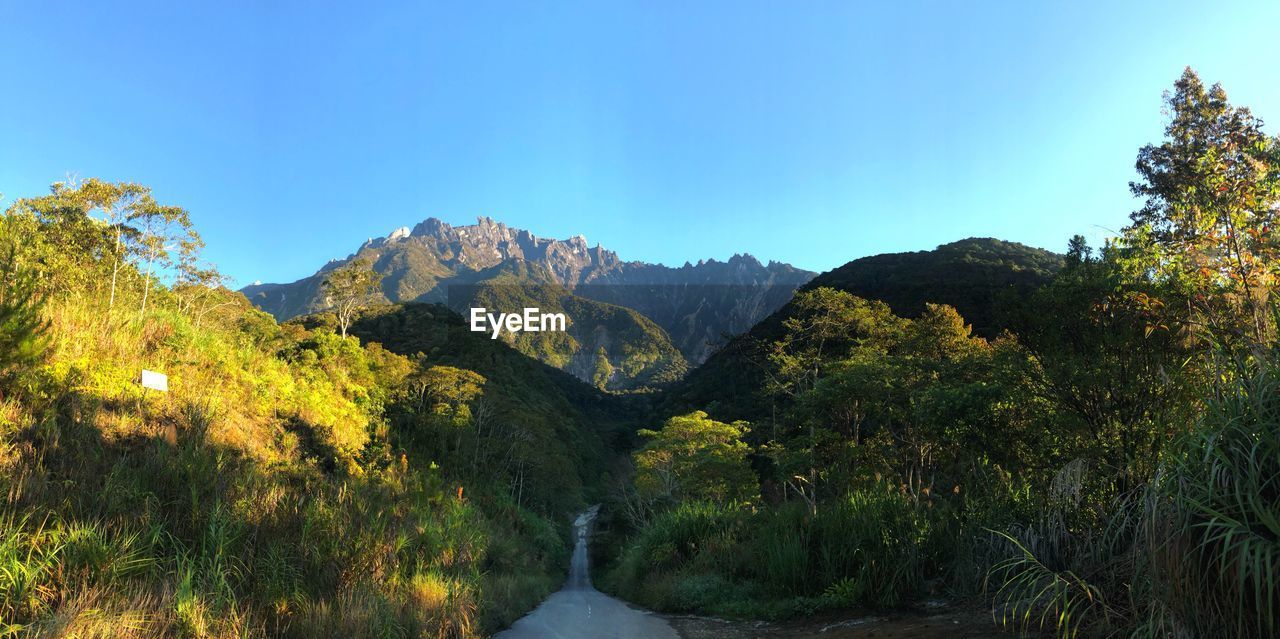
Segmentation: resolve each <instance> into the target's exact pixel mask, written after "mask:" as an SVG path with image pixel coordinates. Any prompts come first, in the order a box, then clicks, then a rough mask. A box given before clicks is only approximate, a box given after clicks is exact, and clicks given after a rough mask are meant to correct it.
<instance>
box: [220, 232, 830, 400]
mask: <svg viewBox="0 0 1280 639" xmlns="http://www.w3.org/2000/svg"><path fill="white" fill-rule="evenodd" d="M353 260H367V261H369V262H370V263H371V264H372V265H373V268H374V270H376V271H377V272H378V273H380V274H381V275H382V276H383V279H382V282H381V290H380V296H381V298H382V301H385V302H388V303H398V302H431V303H442V304H445V305H447V306H448V307H450V308H451V309H453V310H455V311H458V312H462V313H465V312H466V309H467V308H468V307H471V306H473V305H485V304H489V305H490V306H491V307H496V306H497V305H499V304H501V305H503V306H502V310H505V311H511V310H517V311H518V310H519V309H520V308H522V307H523V306H538V307H540V308H542V309H543V310H544V311H546V310H549V309H552V310H555V309H558V310H563V311H565V312H566V314H567V315H568V316H569V319H570V323H571V325H570V326H569V328H568V331H567V332H566V333H561V334H556V333H540V334H535V333H522V334H518V335H511V336H508V337H506V339H508V341H509V343H511V344H512V345H513V346H515V347H516V348H517V349H518V350H520V351H521V352H524V353H525V354H526V355H530V356H533V357H536V358H538V359H539V360H541V361H543V362H545V363H548V364H550V365H552V366H555V367H557V368H560V369H562V370H565V371H567V372H570V373H572V374H573V375H575V376H576V377H578V378H579V379H582V380H584V381H588V382H591V383H593V384H595V385H597V386H599V387H601V388H608V389H616V390H621V389H630V388H637V387H643V386H653V385H660V384H663V383H666V382H669V381H672V380H674V379H677V378H679V377H681V376H682V375H683V374H684V372H685V370H686V369H687V368H688V366H689V364H690V363H692V364H694V365H697V364H700V363H702V362H703V361H705V360H706V359H707V358H708V357H709V356H710V355H711V353H713V352H714V351H715V350H716V349H717V348H718V347H719V346H721V345H722V344H723V343H724V342H725V341H726V340H727V339H728V338H729V337H731V336H733V335H737V334H740V333H742V332H745V331H747V330H748V329H750V328H751V327H752V326H754V325H755V324H756V323H757V322H759V321H760V320H761V319H763V318H765V317H767V316H768V315H769V314H771V313H773V312H774V311H776V310H777V309H779V308H781V307H782V306H783V305H784V304H786V303H787V301H788V300H790V299H791V296H792V295H793V294H794V292H795V290H796V289H797V288H799V287H800V286H802V285H804V284H805V283H806V282H808V281H809V280H810V279H812V278H813V277H814V275H815V274H814V273H813V272H810V271H806V270H803V269H798V268H795V267H793V266H791V265H789V264H783V263H779V262H769V263H767V264H764V263H761V262H760V261H759V260H757V259H756V258H754V257H752V256H750V255H735V256H733V257H732V258H730V259H729V260H728V261H723V262H722V261H717V260H701V261H699V262H697V263H696V264H691V263H685V264H684V265H683V266H680V267H675V268H673V267H668V266H664V265H661V264H651V263H646V262H640V261H624V260H622V259H621V258H619V257H618V255H617V254H616V253H614V252H613V251H610V250H607V249H605V248H603V247H601V246H599V245H596V246H594V247H593V246H589V245H588V244H587V241H586V239H585V238H584V237H583V236H581V235H578V236H574V237H571V238H569V239H565V240H558V239H552V238H544V237H538V236H536V235H534V234H533V233H532V232H530V231H527V230H523V229H517V228H512V227H508V226H507V225H505V224H503V223H501V222H497V221H494V220H492V219H490V218H486V217H482V218H479V219H478V221H477V223H476V224H474V225H465V226H452V225H450V224H447V223H445V222H443V221H441V220H439V219H436V218H428V219H427V220H425V221H423V222H421V223H419V224H417V225H416V226H414V227H413V228H412V229H410V228H408V227H401V228H399V229H396V230H395V231H392V232H391V233H390V234H388V235H387V236H386V237H381V238H376V239H369V240H368V241H366V242H365V243H364V244H363V245H361V246H360V247H359V248H358V249H357V250H356V252H355V253H353V254H352V255H350V256H348V257H346V258H344V259H341V260H332V261H330V262H329V263H328V264H325V265H324V266H323V267H321V268H320V269H319V270H318V271H317V272H316V273H315V274H313V275H311V276H309V277H306V278H303V279H301V280H298V281H296V282H291V283H285V284H254V285H252V286H248V287H245V288H244V289H242V292H243V293H244V294H245V295H246V296H247V297H248V298H249V299H250V300H251V301H252V302H253V303H254V304H255V305H257V306H258V307H259V308H261V309H263V310H265V311H267V312H269V313H271V314H272V315H274V316H275V317H276V318H277V319H279V320H282V321H283V320H287V319H290V318H294V317H298V316H302V315H308V314H312V313H318V312H321V311H324V310H325V309H326V308H327V307H328V306H329V304H328V303H327V301H326V299H325V296H324V294H323V292H322V290H321V284H322V283H323V281H324V279H325V277H326V276H327V275H328V273H329V272H331V271H332V270H334V269H336V268H340V267H342V266H344V265H346V264H348V263H350V262H351V261H353ZM522 305H523V306H522Z"/></svg>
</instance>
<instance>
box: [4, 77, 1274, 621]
mask: <svg viewBox="0 0 1280 639" xmlns="http://www.w3.org/2000/svg"><path fill="white" fill-rule="evenodd" d="M1167 106H1168V111H1169V114H1170V116H1171V119H1170V122H1169V125H1168V129H1167V136H1166V139H1165V140H1164V141H1163V142H1161V143H1160V144H1156V145H1151V146H1148V147H1145V148H1143V149H1142V150H1141V151H1140V153H1139V157H1138V162H1137V169H1138V173H1139V180H1138V181H1137V182H1135V183H1134V184H1133V185H1132V188H1133V191H1134V193H1135V194H1137V195H1138V196H1140V197H1142V198H1143V199H1144V200H1145V202H1144V206H1143V207H1142V208H1141V209H1140V210H1139V211H1137V212H1135V213H1134V214H1133V224H1132V225H1131V226H1130V227H1129V228H1127V229H1125V231H1124V233H1123V235H1122V236H1121V237H1118V238H1116V239H1115V240H1113V241H1111V242H1108V243H1107V245H1106V246H1104V247H1101V249H1100V250H1096V251H1095V250H1094V249H1092V248H1090V247H1089V246H1087V245H1086V244H1085V243H1084V241H1083V239H1082V238H1078V237H1077V238H1073V239H1072V240H1071V241H1070V242H1069V244H1068V246H1067V251H1066V254H1065V256H1064V257H1059V256H1056V255H1053V254H1050V253H1046V252H1041V251H1036V250H1033V249H1027V248H1026V247H1022V246H1020V245H1013V244H1009V243H1003V242H998V241H994V240H969V241H965V242H958V243H955V244H951V245H946V246H944V247H940V248H939V249H938V250H937V251H934V252H929V253H917V254H906V255H897V256H881V257H879V258H868V259H865V260H859V261H856V262H853V263H851V264H850V265H847V266H846V267H843V268H841V269H837V270H836V271H833V272H832V273H829V274H827V275H824V276H821V277H819V278H818V279H817V280H815V281H814V283H813V284H812V285H810V286H807V287H805V288H804V289H803V290H802V291H800V292H799V293H798V294H797V295H795V297H794V298H793V299H792V300H791V302H790V303H789V304H788V305H787V306H786V307H785V308H784V309H782V310H781V311H779V312H778V313H776V314H774V315H773V316H772V317H770V318H769V319H768V320H766V321H765V322H762V323H761V324H760V325H759V326H757V327H756V328H755V329H753V330H752V331H751V332H750V333H748V334H747V335H745V336H743V337H741V338H739V339H735V340H733V341H732V342H730V344H729V345H728V346H727V347H726V348H725V349H724V350H723V351H722V352H721V353H720V354H718V355H716V356H715V357H713V358H712V359H711V360H710V361H708V362H707V364H706V365H705V366H703V367H700V368H699V369H696V370H695V371H693V373H692V374H691V375H690V376H688V377H687V378H686V379H685V380H684V381H683V382H682V383H681V385H680V386H678V387H677V388H675V389H674V390H672V391H670V392H666V393H637V394H630V395H618V394H610V393H603V392H601V391H600V390H599V389H598V388H596V387H593V386H591V385H588V384H584V383H582V382H581V381H579V380H578V379H576V378H575V377H573V376H571V375H569V374H568V373H565V372H563V371H562V370H557V368H556V367H553V366H549V365H547V364H544V363H541V362H539V361H537V359H535V358H534V357H529V356H528V355H533V356H535V357H537V358H540V359H544V360H546V359H548V358H552V357H554V356H556V353H559V352H560V351H559V350H557V348H558V347H556V345H554V344H544V343H541V342H538V341H536V340H532V341H529V342H527V343H517V344H515V348H513V347H512V346H509V345H508V344H506V343H504V342H502V341H499V340H490V339H488V337H487V336H485V335H480V334H476V333H472V332H471V331H469V330H468V327H467V326H466V325H465V323H464V321H463V318H461V317H459V316H458V315H457V314H456V313H454V312H453V311H450V310H449V309H448V308H446V307H445V306H441V305H430V304H406V305H395V306H392V305H384V306H377V307H369V304H370V302H376V301H378V293H377V291H378V290H381V289H379V287H380V286H381V287H385V286H387V285H388V284H390V285H394V286H404V285H407V284H406V283H404V282H388V281H387V280H385V279H384V280H382V281H379V277H378V276H377V275H376V273H371V272H370V270H369V269H371V268H372V267H371V266H370V265H366V264H358V263H352V264H348V265H345V266H343V267H341V268H333V269H328V270H327V271H325V272H324V274H323V277H318V278H317V279H316V280H315V281H314V282H312V284H311V285H312V286H313V288H314V290H315V291H316V292H317V294H320V295H323V296H324V298H325V299H326V300H328V304H329V307H328V309H327V310H325V311H324V312H320V313H316V314H312V315H309V316H306V317H303V318H299V319H296V320H292V321H289V322H286V323H283V324H281V323H278V322H277V321H276V320H275V319H274V318H272V316H270V315H268V314H266V313H263V312H260V311H258V310H256V309H254V308H253V307H252V305H251V304H250V303H249V301H248V300H247V299H246V298H245V297H244V296H243V295H241V294H240V293H236V292H232V291H229V290H227V289H226V288H225V287H224V286H223V285H222V278H221V276H220V275H219V274H218V272H217V271H216V270H215V269H214V268H213V267H212V266H210V265H207V264H205V263H204V262H202V261H201V258H200V250H201V248H202V242H201V240H200V237H199V236H198V234H196V232H195V231H194V229H193V228H192V225H191V221H190V219H189V216H188V215H187V212H186V211H185V210H183V209H181V208H180V207H176V206H171V205H163V204H161V203H159V202H157V201H155V199H154V198H153V197H152V196H151V194H150V192H149V191H148V190H147V189H146V188H145V187H142V186H139V185H136V184H127V183H119V184H115V183H107V182H103V181H100V180H86V181H83V182H68V183H59V184H55V185H54V186H53V189H52V191H51V193H50V194H48V195H46V196H42V197H34V198H30V199H21V200H18V201H16V202H15V203H13V204H12V205H11V206H9V207H8V208H7V210H6V211H5V213H4V215H3V217H2V218H0V494H2V495H3V500H4V501H3V502H0V637H9V636H15V637H16V636H79V637H120V636H128V637H135V636H143V637H145V636H156V637H159V636H166V637H167V636H182V637H231V636H235V637H245V636H248V637H255V636H293V637H313V636H356V637H358V636H377V637H421V636H432V637H472V636H477V635H480V634H483V633H485V632H487V631H491V630H493V629H496V628H498V627H501V626H503V625H505V624H507V623H509V622H510V621H511V620H512V619H513V618H514V617H516V616H518V615H519V614H521V613H522V612H523V611H525V610H528V609H529V608H531V607H532V606H533V605H534V604H535V603H537V602H538V601H539V600H540V599H541V598H542V597H543V596H544V595H545V594H546V593H548V592H549V591H550V590H552V589H553V588H555V587H556V585H557V583H558V582H559V579H560V577H561V576H562V571H563V569H564V567H565V563H566V561H567V555H568V552H567V549H568V546H567V541H568V539H567V536H568V530H567V522H568V515H569V514H570V513H572V512H574V511H575V510H577V509H579V508H581V507H583V506H584V505H585V504H587V503H590V502H594V501H598V500H599V501H604V502H605V508H604V510H603V513H604V515H603V518H604V521H603V524H604V525H603V531H604V533H603V535H602V537H601V538H600V539H598V543H597V545H596V552H597V556H598V557H599V558H600V559H602V560H603V561H601V562H597V563H598V564H601V565H603V569H602V570H601V574H600V575H599V577H600V579H599V583H600V584H601V585H602V586H603V587H605V588H607V589H609V590H611V591H613V592H616V593H618V594H620V595H622V596H624V597H627V598H629V599H631V600H634V601H637V602H640V603H642V604H644V605H647V606H651V607H654V608H657V609H660V610H678V611H699V612H711V613H720V614H727V615H734V616H742V617H759V616H787V615H794V614H797V613H805V612H809V611H814V610H819V609H828V608H836V609H845V608H894V607H899V606H903V605H906V604H910V603H912V602H914V601H917V600H919V599H920V598H922V597H926V596H946V597H949V598H953V599H955V598H969V599H971V600H973V601H982V602H987V603H990V604H991V606H992V610H993V612H994V616H995V618H996V620H997V621H999V622H1001V623H1002V624H1004V625H1006V626H1007V627H1009V628H1011V629H1014V630H1021V631H1027V632H1031V633H1035V632H1040V631H1049V632H1052V633H1055V634H1058V635H1061V636H1077V635H1103V636H1107V635H1110V636H1115V635H1129V636H1139V637H1145V636H1219V635H1222V634H1229V635H1233V636H1244V637H1270V636H1276V635H1277V634H1280V613H1278V612H1277V611H1278V610H1280V587H1277V585H1276V584H1277V580H1276V575H1277V574H1280V343H1278V342H1277V328H1278V326H1277V324H1278V321H1280V313H1277V310H1280V308H1278V306H1277V298H1276V293H1277V289H1278V288H1280V230H1277V224H1276V223H1277V222H1278V221H1280V220H1278V219H1277V218H1280V141H1277V139H1275V138H1273V137H1268V136H1266V135H1265V134H1264V133H1263V130H1262V123H1261V122H1260V121H1259V120H1257V119H1256V118H1254V117H1252V115H1251V114H1249V112H1248V111H1247V110H1245V109H1240V108H1236V107H1233V106H1231V105H1230V104H1229V103H1228V102H1227V100H1226V97H1225V94H1224V93H1223V92H1222V91H1221V89H1220V88H1218V87H1210V88H1206V87H1205V86H1203V85H1202V84H1201V83H1200V81H1199V79H1198V78H1197V77H1196V76H1195V75H1194V74H1193V73H1191V72H1190V71H1189V70H1188V72H1187V73H1186V74H1185V75H1184V76H1183V77H1182V78H1181V79H1180V80H1179V81H1178V83H1177V84H1176V85H1175V89H1174V91H1173V92H1171V93H1170V95H1169V97H1168V105H1167ZM344 269H346V270H344ZM516 275H519V273H516ZM497 283H498V284H501V281H498V282H497ZM479 294H483V295H490V296H501V295H513V294H514V295H523V294H524V293H523V292H519V291H517V292H516V293H513V292H512V289H509V288H505V287H501V286H490V287H488V288H487V289H484V290H483V291H481V292H480V293H479ZM492 299H494V300H495V301H503V300H499V299H498V298H496V297H494V298H492ZM505 301H509V302H512V303H517V302H523V301H524V298H519V297H518V298H516V299H511V300H505ZM556 303H559V304H563V305H571V304H577V303H578V301H577V300H576V299H575V298H572V297H571V296H570V297H563V298H559V299H558V301H557V302H556ZM592 313H598V314H599V316H598V317H597V316H592ZM573 314H574V315H575V316H578V315H584V316H589V317H591V318H592V319H593V321H597V323H598V325H599V326H604V327H606V328H608V327H612V328H610V329H609V330H623V329H624V328H625V326H632V327H636V326H638V327H639V330H641V334H640V335H639V337H642V338H643V337H645V331H648V330H649V328H650V327H651V326H652V323H649V324H646V323H645V322H643V321H640V320H643V318H639V319H637V318H636V317H633V314H632V313H631V312H630V311H626V310H625V309H620V308H618V307H612V306H609V305H606V304H600V303H592V305H589V307H575V308H574V310H573ZM971 316H972V317H971ZM974 318H978V320H975V319H974ZM974 321H980V322H981V324H980V326H979V328H980V329H981V330H975V328H974V327H973V325H972V324H971V322H974ZM620 327H621V328H620ZM650 337H652V336H650ZM575 339H576V338H575ZM651 345H653V348H652V349H649V350H645V349H642V350H640V351H621V353H622V356H621V357H619V353H618V352H615V351H612V350H610V348H611V346H610V345H609V344H605V343H603V342H600V343H597V342H588V341H586V340H585V339H584V340H582V341H581V342H580V343H579V345H578V347H577V348H578V350H579V351H583V350H586V351H588V352H590V351H591V350H593V347H594V352H595V354H596V355H597V357H596V358H595V359H594V360H592V361H593V363H594V365H593V367H592V370H591V371H589V376H590V377H591V378H592V380H593V381H595V382H596V384H597V385H598V386H602V387H609V386H610V380H611V379H613V378H612V375H613V369H615V368H617V367H624V368H626V367H630V368H628V369H627V370H626V373H627V374H628V375H633V376H634V377H635V378H636V379H643V380H646V383H648V382H653V383H654V384H655V385H661V384H663V383H666V382H668V381H670V380H671V379H672V378H673V377H674V376H676V375H678V374H679V372H680V371H679V370H677V369H678V368H679V367H678V366H676V365H677V364H680V363H681V360H680V359H679V352H678V351H675V349H674V348H672V347H671V345H670V343H669V342H665V345H663V343H662V342H661V341H652V342H651ZM628 358H630V359H628ZM664 358H665V359H664ZM602 361H603V362H604V364H605V365H600V363H601V362H602ZM552 363H556V362H552ZM560 364H563V362H561V363H560ZM144 368H145V369H149V370H153V371H161V372H164V373H166V374H167V375H168V380H169V389H168V391H167V392H161V391H158V390H145V389H143V388H142V387H141V386H140V384H139V375H140V373H141V370H142V369H144ZM641 417H643V418H645V419H646V420H647V422H646V423H645V424H644V425H647V426H649V428H645V429H640V428H639V425H640V424H639V423H638V422H639V421H640V420H639V418H641ZM619 451H625V452H627V453H629V454H628V455H623V456H621V457H619V456H617V455H615V453H617V452H619Z"/></svg>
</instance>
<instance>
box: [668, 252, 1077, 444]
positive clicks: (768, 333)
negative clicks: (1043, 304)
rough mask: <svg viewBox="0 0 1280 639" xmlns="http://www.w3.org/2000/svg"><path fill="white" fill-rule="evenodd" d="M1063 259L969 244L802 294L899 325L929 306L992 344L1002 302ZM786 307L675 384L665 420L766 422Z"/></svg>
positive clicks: (891, 260) (820, 280) (832, 278)
mask: <svg viewBox="0 0 1280 639" xmlns="http://www.w3.org/2000/svg"><path fill="white" fill-rule="evenodd" d="M1061 266H1062V256H1061V255H1058V254H1056V253H1053V252H1051V251H1046V250H1044V249H1038V248H1034V247H1030V246H1026V245H1024V244H1019V243H1017V242H1006V241H1003V240H997V239H993V238H969V239H964V240H960V241H958V242H952V243H950V244H943V245H941V246H939V247H937V248H936V249H934V250H932V251H914V252H908V253H886V254H882V255H873V256H869V257H863V258H859V259H856V260H854V261H852V262H849V263H847V264H845V265H844V266H841V267H838V268H836V269H833V270H831V271H828V272H826V273H823V274H821V275H818V276H817V277H815V278H813V280H811V281H810V282H809V283H808V284H806V285H805V286H804V287H803V290H811V289H814V288H818V287H823V286H825V287H831V288H836V289H840V290H844V291H848V292H850V293H852V294H854V295H857V296H858V297H862V298H866V299H875V300H881V301H883V302H885V303H886V304H888V305H889V307H890V308H891V309H892V310H893V312H894V313H895V314H897V315H900V316H903V317H916V316H918V315H919V314H920V313H921V312H922V311H923V310H924V305H925V304H926V303H940V304H948V305H950V306H953V307H955V308H956V310H957V311H959V312H960V314H961V316H963V317H964V318H965V319H966V320H967V321H968V322H969V323H970V324H971V325H972V326H973V330H974V333H975V334H977V335H981V336H985V337H994V336H996V335H998V334H999V333H1000V331H1002V330H1003V329H1005V328H1006V326H1005V325H1004V323H1003V321H1002V313H1001V308H1002V306H1003V305H1004V303H1005V302H1007V301H1011V300H1012V299H1016V298H1017V297H1020V296H1025V295H1028V294H1030V293H1031V292H1032V291H1034V290H1035V289H1037V288H1039V287H1040V286H1042V285H1044V284H1046V283H1048V282H1049V280H1050V279H1052V277H1053V276H1054V274H1055V273H1057V271H1058V269H1059V268H1061ZM790 313H791V307H790V306H789V305H786V306H783V307H782V308H780V309H779V310H778V311H777V312H775V313H773V314H772V315H770V316H769V317H767V318H765V319H764V320H763V321H761V322H760V323H759V324H757V325H756V326H754V327H752V328H751V330H750V331H747V332H746V333H743V334H742V335H739V336H737V337H735V338H734V339H732V340H731V341H730V342H729V343H728V344H726V345H725V347H724V348H722V349H720V350H719V351H717V352H715V353H714V354H713V355H712V356H711V357H710V358H709V359H708V360H707V361H706V362H705V363H704V364H702V365H701V366H699V367H698V368H697V369H694V370H693V371H692V372H690V374H689V375H687V376H686V377H685V378H684V379H682V380H681V381H680V382H679V383H678V384H676V385H675V386H674V387H673V388H672V389H671V391H670V392H669V393H668V394H667V395H666V397H665V399H664V404H665V405H664V407H663V408H662V413H663V414H667V415H674V414H678V413H680V412H685V411H688V410H693V409H699V410H706V411H707V412H709V413H711V414H712V416H713V417H715V418H716V419H721V420H736V419H746V420H757V419H764V418H765V417H766V416H767V415H769V414H770V410H769V398H768V397H767V396H766V395H765V394H764V393H763V392H762V391H761V390H760V389H762V388H763V387H764V380H765V371H764V369H763V364H764V362H765V352H766V351H765V348H766V346H767V344H768V343H770V342H772V341H774V340H776V339H777V338H778V337H779V336H781V334H782V322H783V320H785V319H786V318H787V317H789V316H790Z"/></svg>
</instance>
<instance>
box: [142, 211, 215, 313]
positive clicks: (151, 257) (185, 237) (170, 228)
mask: <svg viewBox="0 0 1280 639" xmlns="http://www.w3.org/2000/svg"><path fill="white" fill-rule="evenodd" d="M135 219H136V221H137V224H138V233H137V249H136V250H137V253H138V256H139V258H140V259H141V260H142V261H143V262H145V263H146V269H145V271H144V272H143V275H142V303H141V305H140V306H139V310H138V312H139V314H140V315H141V314H145V313H146V312H147V298H148V297H149V296H150V294H151V279H152V275H153V274H154V273H155V271H156V269H157V268H160V269H164V268H169V267H173V266H183V265H185V263H187V262H189V261H192V260H195V259H196V255H198V252H199V249H200V247H202V246H203V245H204V243H203V242H202V241H201V240H200V236H199V235H198V234H197V233H196V232H195V230H194V229H193V228H192V227H191V216H190V215H189V214H188V213H187V211H186V209H184V208H182V207H178V206H160V205H158V204H154V203H152V204H151V205H149V206H148V207H147V208H146V209H144V212H143V213H140V214H139V215H138V216H137V217H136V218H135ZM175 249H176V250H179V259H178V260H177V261H176V262H175V260H174V255H173V252H174V250H175ZM180 276H181V275H180Z"/></svg>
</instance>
